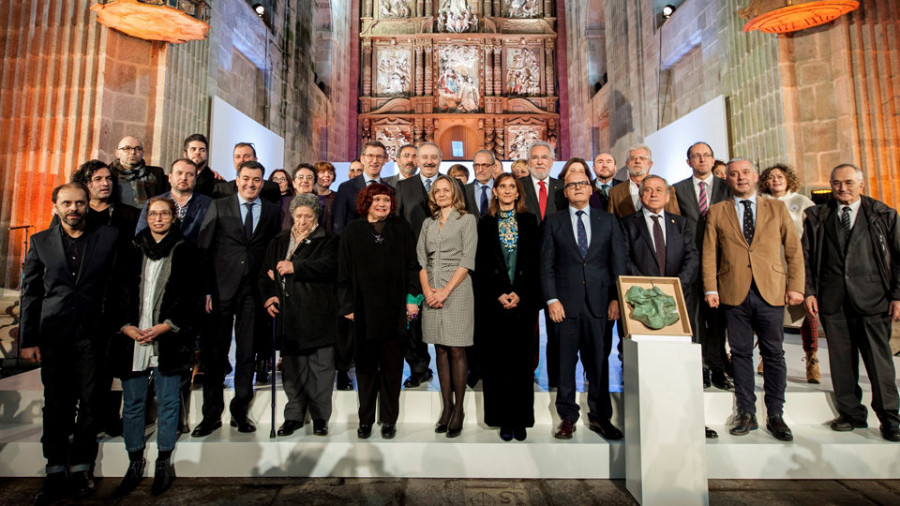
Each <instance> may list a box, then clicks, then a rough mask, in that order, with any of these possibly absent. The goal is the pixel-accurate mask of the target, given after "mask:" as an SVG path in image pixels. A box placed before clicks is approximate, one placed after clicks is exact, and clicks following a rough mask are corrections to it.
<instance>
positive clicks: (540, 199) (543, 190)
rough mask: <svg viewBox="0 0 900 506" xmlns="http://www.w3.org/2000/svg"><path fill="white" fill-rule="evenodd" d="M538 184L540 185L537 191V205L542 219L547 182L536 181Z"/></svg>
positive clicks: (545, 211) (545, 203) (544, 210)
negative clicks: (539, 207)
mask: <svg viewBox="0 0 900 506" xmlns="http://www.w3.org/2000/svg"><path fill="white" fill-rule="evenodd" d="M538 186H540V187H541V189H540V191H538V205H539V206H541V219H544V215H545V214H546V213H547V183H546V182H544V181H538Z"/></svg>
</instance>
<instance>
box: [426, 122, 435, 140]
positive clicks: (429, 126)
mask: <svg viewBox="0 0 900 506" xmlns="http://www.w3.org/2000/svg"><path fill="white" fill-rule="evenodd" d="M425 141H426V142H434V120H433V119H431V118H426V119H425Z"/></svg>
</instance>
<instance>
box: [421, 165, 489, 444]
mask: <svg viewBox="0 0 900 506" xmlns="http://www.w3.org/2000/svg"><path fill="white" fill-rule="evenodd" d="M428 205H429V207H430V208H431V212H432V215H431V219H430V220H425V223H423V224H422V232H421V233H420V234H419V241H418V244H417V245H416V254H417V256H418V258H419V264H421V265H422V270H421V271H419V280H420V282H421V283H422V294H423V295H424V296H425V304H424V305H423V307H422V336H423V340H424V341H425V342H426V343H432V344H434V347H435V350H436V352H437V369H438V379H439V380H440V385H441V400H442V401H443V411H442V412H441V417H440V419H439V420H438V423H437V426H436V428H435V432H437V433H444V432H446V433H447V437H456V436H459V435H460V433H461V432H462V424H463V418H464V417H465V413H464V412H463V399H464V397H465V394H466V376H467V371H468V364H467V363H466V350H465V347H466V346H472V343H473V337H472V336H473V333H474V328H475V318H474V315H473V311H474V306H475V297H474V295H473V293H472V279H471V277H470V276H469V271H474V270H475V250H476V246H477V242H478V236H477V220H476V219H475V217H474V216H472V215H471V214H466V206H465V202H464V201H463V194H462V191H461V190H460V189H459V185H458V184H455V183H454V182H453V181H451V180H450V178H449V177H448V176H444V175H440V176H438V178H437V179H436V180H435V182H434V185H433V186H432V187H431V192H429V195H428ZM451 368H452V371H453V372H452V374H451ZM451 383H452V385H451Z"/></svg>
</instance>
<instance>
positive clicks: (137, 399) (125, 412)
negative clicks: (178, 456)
mask: <svg viewBox="0 0 900 506" xmlns="http://www.w3.org/2000/svg"><path fill="white" fill-rule="evenodd" d="M149 372H150V374H152V375H153V377H154V378H153V384H154V385H156V406H157V413H156V448H157V449H158V450H159V451H170V450H173V449H175V440H176V439H177V438H178V415H179V410H180V409H181V398H180V396H179V392H180V387H181V375H180V374H177V373H176V374H172V375H170V376H169V375H165V374H161V373H160V372H159V371H158V370H157V369H156V368H153V369H150V371H149ZM150 374H142V375H140V376H134V377H132V378H128V379H123V380H122V393H123V397H124V399H123V406H122V432H123V434H122V435H123V436H124V438H125V449H126V450H127V451H129V452H134V451H139V450H143V449H144V407H145V406H146V400H147V390H148V388H147V386H148V384H149V382H150Z"/></svg>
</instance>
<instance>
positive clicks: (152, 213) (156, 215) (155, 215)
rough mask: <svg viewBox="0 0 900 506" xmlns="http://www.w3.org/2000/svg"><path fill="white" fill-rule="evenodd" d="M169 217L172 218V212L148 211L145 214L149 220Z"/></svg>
mask: <svg viewBox="0 0 900 506" xmlns="http://www.w3.org/2000/svg"><path fill="white" fill-rule="evenodd" d="M169 216H172V211H150V212H149V213H147V217H148V218H150V219H151V220H152V219H155V218H168V217H169Z"/></svg>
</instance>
